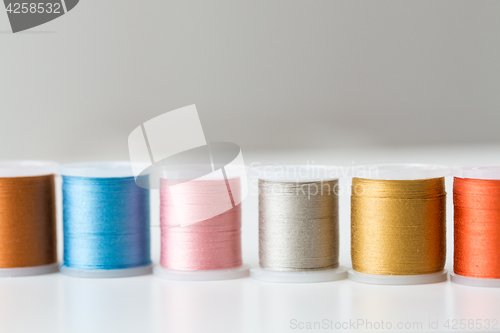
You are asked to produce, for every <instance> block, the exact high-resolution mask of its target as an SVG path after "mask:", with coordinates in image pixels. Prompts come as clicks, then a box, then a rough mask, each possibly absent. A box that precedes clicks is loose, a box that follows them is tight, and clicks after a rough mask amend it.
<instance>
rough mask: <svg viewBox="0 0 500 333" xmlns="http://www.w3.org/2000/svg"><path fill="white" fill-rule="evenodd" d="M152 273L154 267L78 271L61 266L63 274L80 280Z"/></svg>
mask: <svg viewBox="0 0 500 333" xmlns="http://www.w3.org/2000/svg"><path fill="white" fill-rule="evenodd" d="M151 272H152V265H147V266H139V267H133V268H122V269H76V268H71V267H67V266H65V265H62V266H61V273H62V274H64V275H67V276H71V277H78V278H96V279H106V278H122V277H131V276H139V275H147V274H151Z"/></svg>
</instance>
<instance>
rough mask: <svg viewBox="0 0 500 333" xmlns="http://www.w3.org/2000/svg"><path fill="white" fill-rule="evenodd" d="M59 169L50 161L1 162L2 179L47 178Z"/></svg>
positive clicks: (0, 175) (0, 174) (0, 173)
mask: <svg viewBox="0 0 500 333" xmlns="http://www.w3.org/2000/svg"><path fill="white" fill-rule="evenodd" d="M57 167H58V164H57V163H55V162H49V161H0V178H19V177H37V176H47V175H52V174H55V173H57Z"/></svg>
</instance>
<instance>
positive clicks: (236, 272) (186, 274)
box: [153, 265, 250, 281]
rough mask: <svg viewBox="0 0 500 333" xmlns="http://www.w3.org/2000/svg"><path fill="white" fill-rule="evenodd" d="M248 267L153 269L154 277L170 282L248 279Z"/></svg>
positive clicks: (161, 267) (160, 267)
mask: <svg viewBox="0 0 500 333" xmlns="http://www.w3.org/2000/svg"><path fill="white" fill-rule="evenodd" d="M249 269H250V266H248V265H241V266H239V267H234V268H229V269H214V270H204V271H188V270H175V269H168V268H165V267H163V266H161V265H159V266H155V267H154V268H153V274H154V276H156V277H158V278H160V279H164V280H170V281H219V280H232V279H240V278H245V277H248V276H249V275H250V274H249Z"/></svg>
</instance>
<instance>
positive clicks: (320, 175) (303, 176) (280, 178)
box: [252, 164, 345, 182]
mask: <svg viewBox="0 0 500 333" xmlns="http://www.w3.org/2000/svg"><path fill="white" fill-rule="evenodd" d="M344 172H345V169H344V168H342V167H339V166H334V165H314V164H307V165H306V164H304V165H263V166H259V167H256V168H253V169H252V176H254V177H255V178H257V179H261V180H267V181H274V182H314V181H330V180H337V179H339V178H340V177H342V176H343V175H344Z"/></svg>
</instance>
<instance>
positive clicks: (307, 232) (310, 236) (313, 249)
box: [259, 179, 339, 272]
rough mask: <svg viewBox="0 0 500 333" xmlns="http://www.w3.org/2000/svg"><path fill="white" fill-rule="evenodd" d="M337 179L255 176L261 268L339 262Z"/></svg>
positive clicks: (295, 269) (284, 268) (292, 269)
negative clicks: (257, 180)
mask: <svg viewBox="0 0 500 333" xmlns="http://www.w3.org/2000/svg"><path fill="white" fill-rule="evenodd" d="M337 189H338V180H327V181H307V182H283V181H271V180H264V179H259V260H260V267H262V268H265V269H268V270H273V271H284V272H286V271H288V272H303V271H319V270H326V269H332V268H336V267H338V265H339V262H338V258H339V231H338V194H337V192H336V191H337Z"/></svg>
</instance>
